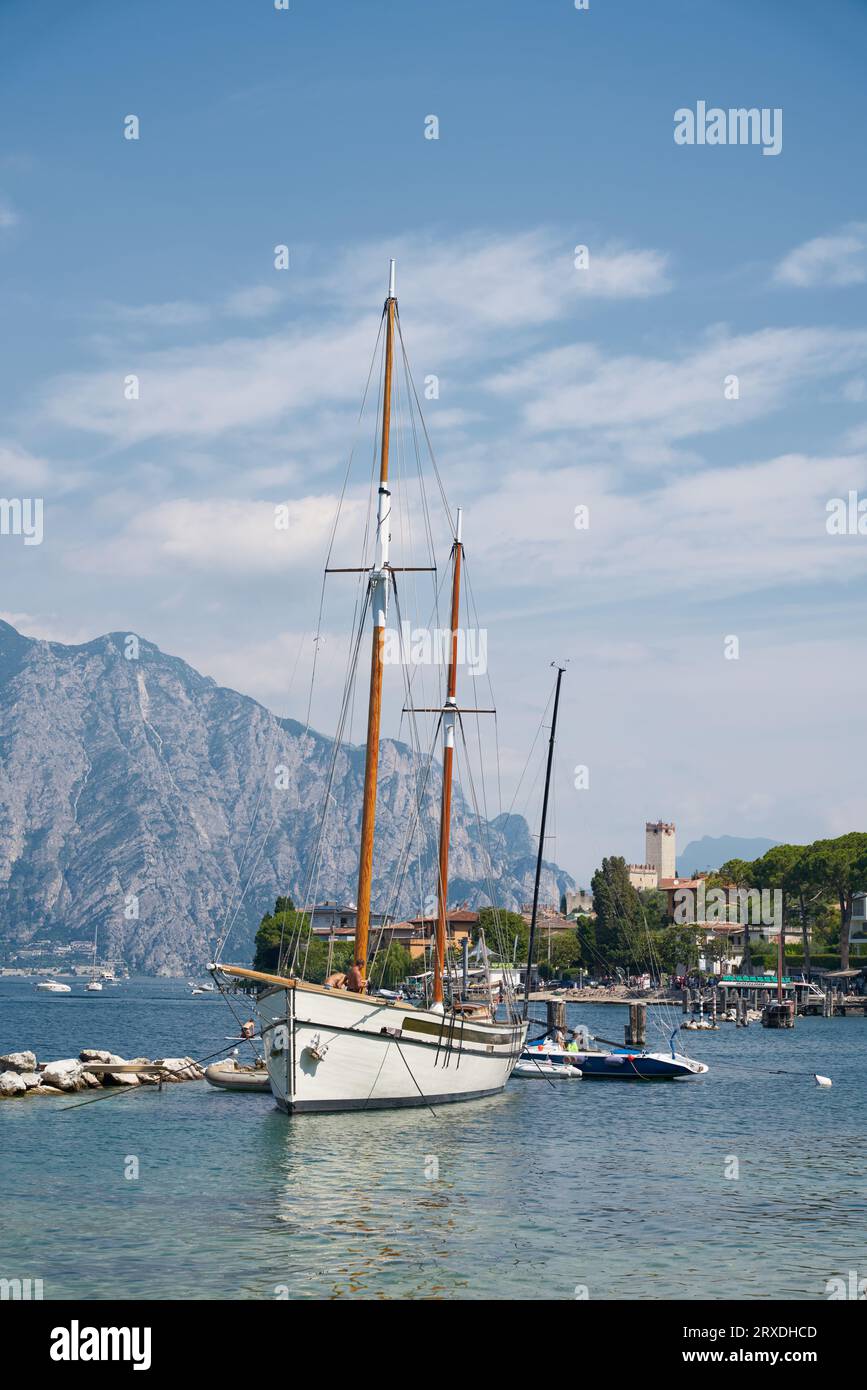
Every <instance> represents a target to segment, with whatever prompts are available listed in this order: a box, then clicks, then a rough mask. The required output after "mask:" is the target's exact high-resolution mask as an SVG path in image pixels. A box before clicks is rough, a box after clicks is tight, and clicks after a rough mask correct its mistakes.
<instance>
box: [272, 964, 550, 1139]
mask: <svg viewBox="0 0 867 1390" xmlns="http://www.w3.org/2000/svg"><path fill="white" fill-rule="evenodd" d="M258 1007H259V1014H260V1018H261V1023H262V1038H263V1040H264V1043H265V1058H266V1062H267V1065H268V1076H269V1079H270V1082H271V1090H272V1093H273V1095H274V1098H275V1100H276V1101H277V1104H278V1105H279V1106H280V1108H281V1109H282V1110H285V1111H286V1112H287V1113H288V1114H296V1113H300V1112H304V1111H331V1110H374V1109H392V1108H395V1107H399V1106H405V1105H443V1104H446V1103H448V1102H451V1101H459V1100H477V1099H478V1098H480V1097H481V1096H491V1095H496V1094H497V1092H499V1091H502V1090H503V1087H504V1086H505V1084H506V1082H507V1081H508V1079H509V1077H510V1075H511V1073H512V1070H513V1068H514V1065H515V1063H516V1061H517V1060H518V1057H519V1055H520V1052H521V1048H522V1047H523V1045H524V1038H525V1036H526V1026H525V1025H522V1024H506V1023H481V1022H478V1021H477V1020H474V1019H466V1020H462V1019H461V1018H455V1016H454V1015H452V1014H451V1013H449V1012H447V1013H445V1014H437V1013H433V1012H431V1011H429V1010H427V1009H415V1008H411V1007H408V1006H407V1005H405V1004H395V1003H392V1002H390V1001H388V1000H381V999H371V998H367V997H366V996H364V995H359V994H346V993H344V992H342V991H338V990H326V989H324V988H321V987H319V986H315V985H306V984H304V983H302V982H300V981H298V982H293V983H292V984H290V985H289V986H287V987H286V988H282V987H279V988H274V989H269V990H266V992H265V993H264V994H262V995H260V997H259V1001H258ZM316 1053H318V1054H319V1055H318V1056H316V1055H315V1054H316Z"/></svg>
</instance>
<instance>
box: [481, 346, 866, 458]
mask: <svg viewBox="0 0 867 1390" xmlns="http://www.w3.org/2000/svg"><path fill="white" fill-rule="evenodd" d="M865 360H867V332H860V331H854V330H852V331H848V330H843V329H840V330H836V329H819V328H816V329H802V328H782V329H770V328H769V329H762V330H760V331H759V332H757V333H748V334H740V335H737V336H730V335H728V334H726V333H722V332H719V331H717V332H714V333H713V334H710V335H708V337H707V339H706V340H705V341H704V342H703V343H701V344H700V345H699V346H698V347H696V348H693V349H691V350H690V351H685V352H684V353H682V354H681V355H680V356H679V357H672V358H648V357H637V356H621V357H609V356H606V355H605V354H604V353H603V352H601V351H600V350H599V349H598V348H596V347H594V346H592V345H591V344H587V343H583V344H582V343H579V344H574V345H572V346H569V347H564V348H555V349H554V350H552V351H549V352H543V353H539V354H538V355H536V356H534V357H530V358H528V359H527V360H526V361H525V362H523V363H522V364H521V365H520V366H517V367H514V368H511V369H509V370H507V371H504V372H500V373H499V374H498V375H496V376H494V377H492V378H491V379H490V380H489V381H488V383H487V385H488V387H489V389H490V390H492V391H494V392H495V393H497V394H498V395H501V396H514V397H515V398H516V399H518V400H519V401H521V400H522V401H523V414H524V420H525V423H526V426H527V428H528V429H529V430H530V431H531V432H533V433H546V432H552V431H557V430H565V429H569V430H574V429H580V430H599V431H603V432H605V433H606V434H607V435H608V436H609V437H610V438H614V439H620V440H629V439H631V440H632V441H633V442H634V443H635V444H636V445H637V446H638V447H639V448H641V449H644V450H648V449H649V450H650V454H649V461H651V462H653V461H654V460H655V457H656V450H657V449H659V448H662V447H664V446H665V445H668V444H670V443H671V442H672V441H674V440H678V439H683V438H686V437H687V436H690V435H696V434H701V433H706V432H708V431H713V430H718V429H722V428H725V427H727V426H731V425H740V424H744V423H745V422H747V421H749V420H753V419H755V418H756V417H758V416H761V415H766V414H768V413H769V412H770V411H772V410H775V409H777V408H778V407H779V406H780V405H781V404H782V402H783V401H784V400H785V399H786V398H787V397H788V396H790V395H791V394H792V393H793V392H795V391H796V390H797V388H798V386H799V385H800V383H801V382H803V381H804V380H806V379H808V378H810V377H821V376H823V375H831V374H836V373H838V372H841V371H844V370H845V369H846V367H847V366H851V365H852V364H859V363H861V362H863V361H865ZM732 375H735V376H737V377H738V390H739V396H738V399H727V397H726V391H725V386H726V378H728V377H730V376H732Z"/></svg>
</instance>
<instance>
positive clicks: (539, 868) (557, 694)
mask: <svg viewBox="0 0 867 1390" xmlns="http://www.w3.org/2000/svg"><path fill="white" fill-rule="evenodd" d="M563 669H564V668H563V667H562V666H558V667H557V684H556V686H555V688H554V714H553V717H552V719H551V737H550V738H549V739H548V767H547V769H546V772H545V795H544V796H543V798H542V824H541V826H540V827H539V853H538V855H537V857H536V882H535V884H534V885H533V915H532V917H531V918H530V940H529V941H528V943H527V977H526V979H525V980H524V1018H526V1017H527V1013H528V1011H529V1008H530V975H531V973H532V970H533V947H534V945H535V942H536V918H537V916H538V913H539V881H540V879H541V877H542V857H543V855H544V852H545V825H546V823H547V820H548V793H549V792H550V790H551V768H552V766H553V763H554V737H555V735H556V733H557V710H558V708H559V705H560V682H561V681H562V679H563Z"/></svg>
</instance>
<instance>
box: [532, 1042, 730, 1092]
mask: <svg viewBox="0 0 867 1390" xmlns="http://www.w3.org/2000/svg"><path fill="white" fill-rule="evenodd" d="M576 1031H577V1032H579V1033H580V1034H581V1038H580V1042H578V1044H577V1046H576V1047H572V1048H565V1047H563V1046H562V1045H561V1044H558V1043H557V1042H555V1040H554V1039H553V1038H550V1037H545V1038H538V1039H536V1040H535V1041H534V1042H532V1043H529V1044H528V1045H527V1046H526V1047H525V1048H524V1051H523V1052H522V1053H521V1061H522V1062H532V1061H534V1060H539V1061H549V1062H552V1063H555V1064H559V1065H561V1066H573V1067H578V1068H580V1070H581V1073H582V1075H583V1076H584V1077H585V1078H592V1079H594V1080H606V1081H668V1080H672V1079H674V1078H675V1077H695V1076H704V1075H705V1074H706V1073H707V1072H708V1071H709V1070H710V1068H709V1067H708V1066H707V1065H706V1064H705V1063H704V1062H696V1061H694V1060H693V1059H692V1057H687V1056H685V1055H684V1054H683V1053H681V1052H676V1051H675V1048H674V1044H673V1043H672V1046H671V1050H670V1051H669V1052H648V1051H647V1050H646V1049H642V1048H637V1047H604V1048H603V1047H598V1046H596V1044H595V1042H594V1039H593V1038H592V1037H591V1036H590V1035H589V1034H588V1033H587V1031H586V1029H585V1030H576Z"/></svg>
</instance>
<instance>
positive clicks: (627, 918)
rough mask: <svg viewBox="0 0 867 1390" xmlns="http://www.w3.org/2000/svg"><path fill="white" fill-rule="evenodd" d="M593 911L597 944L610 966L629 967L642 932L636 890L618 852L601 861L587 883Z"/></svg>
mask: <svg viewBox="0 0 867 1390" xmlns="http://www.w3.org/2000/svg"><path fill="white" fill-rule="evenodd" d="M590 887H591V890H592V893H593V910H594V912H595V913H596V945H597V949H598V951H599V953H600V954H601V955H602V957H603V958H604V959H605V960H606V961H607V962H608V964H609V965H611V966H618V965H619V966H628V965H629V964H630V963H631V962H632V961H633V960H634V959H635V958H636V957H637V956H640V955H642V954H643V952H641V951H636V949H635V948H636V945H637V944H638V942H639V941H640V940H641V939H642V937H643V933H644V916H643V913H642V907H641V900H640V898H639V896H638V893H637V892H636V891H635V889H634V888H633V886H632V884H631V883H630V882H629V870H628V868H627V866H626V860H625V859H623V858H621V857H620V856H619V855H614V856H612V857H611V858H610V859H603V860H602V867H601V868H599V869H597V870H596V872H595V874H594V875H593V878H592V880H591V883H590Z"/></svg>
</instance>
